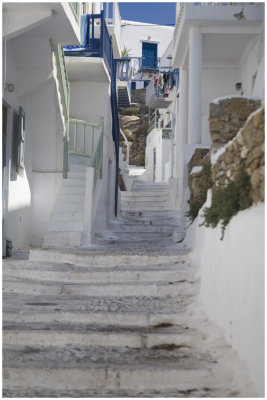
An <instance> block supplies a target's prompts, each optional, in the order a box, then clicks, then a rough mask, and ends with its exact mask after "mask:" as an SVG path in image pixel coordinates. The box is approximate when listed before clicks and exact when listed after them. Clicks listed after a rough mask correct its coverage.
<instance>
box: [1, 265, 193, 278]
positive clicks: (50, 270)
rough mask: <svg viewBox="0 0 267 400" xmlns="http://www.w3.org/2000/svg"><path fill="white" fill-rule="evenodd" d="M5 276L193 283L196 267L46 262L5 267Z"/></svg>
mask: <svg viewBox="0 0 267 400" xmlns="http://www.w3.org/2000/svg"><path fill="white" fill-rule="evenodd" d="M3 272H4V274H5V277H15V278H24V279H39V280H40V281H41V280H48V281H50V280H54V281H62V282H69V281H71V282H72V283H79V282H90V283H92V282H97V283H100V282H106V283H110V282H125V281H126V282H131V281H134V282H150V281H153V280H156V281H161V282H170V281H172V280H173V281H178V280H180V281H181V280H192V268H191V267H190V266H189V265H187V264H185V265H182V266H179V267H178V266H174V267H171V266H169V267H168V266H164V270H163V269H162V267H161V268H156V267H153V268H146V267H129V266H123V267H120V268H117V267H113V268H94V267H78V266H74V265H61V264H57V265H55V264H54V265H50V264H46V263H42V264H40V263H31V264H30V265H29V263H28V264H26V265H25V264H24V265H21V264H19V265H14V264H11V265H5V268H4V271H3Z"/></svg>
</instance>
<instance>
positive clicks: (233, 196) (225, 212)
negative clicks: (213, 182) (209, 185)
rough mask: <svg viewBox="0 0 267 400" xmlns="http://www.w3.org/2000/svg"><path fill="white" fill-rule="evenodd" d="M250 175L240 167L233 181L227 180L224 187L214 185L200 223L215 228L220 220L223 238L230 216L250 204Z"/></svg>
mask: <svg viewBox="0 0 267 400" xmlns="http://www.w3.org/2000/svg"><path fill="white" fill-rule="evenodd" d="M250 190H251V185H250V177H249V175H248V174H247V172H246V171H245V168H244V167H241V168H240V169H239V171H238V173H237V175H236V177H235V179H234V180H233V181H229V184H228V185H227V186H226V187H216V188H214V189H213V191H212V203H211V206H210V207H206V208H205V209H204V213H203V217H204V222H203V223H202V225H205V226H206V227H212V228H215V227H216V226H217V225H218V223H219V222H220V221H221V228H222V236H221V240H223V237H224V233H225V229H226V226H227V225H228V223H229V222H230V220H231V218H232V217H233V216H234V215H236V214H237V213H238V211H240V210H244V209H246V208H248V207H250V206H251V204H252V199H251V197H250Z"/></svg>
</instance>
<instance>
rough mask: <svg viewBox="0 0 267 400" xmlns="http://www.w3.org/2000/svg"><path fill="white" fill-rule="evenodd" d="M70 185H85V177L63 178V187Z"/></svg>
mask: <svg viewBox="0 0 267 400" xmlns="http://www.w3.org/2000/svg"><path fill="white" fill-rule="evenodd" d="M68 186H71V187H72V186H73V187H74V186H75V187H79V186H82V187H84V179H72V178H67V179H63V181H62V186H61V187H68Z"/></svg>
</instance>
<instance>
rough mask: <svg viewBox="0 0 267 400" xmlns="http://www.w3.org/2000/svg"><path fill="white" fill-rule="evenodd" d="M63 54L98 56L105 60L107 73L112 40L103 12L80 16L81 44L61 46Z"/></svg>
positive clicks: (110, 60)
mask: <svg viewBox="0 0 267 400" xmlns="http://www.w3.org/2000/svg"><path fill="white" fill-rule="evenodd" d="M63 49H64V54H65V56H74V57H100V58H103V59H104V60H105V63H106V65H107V68H108V70H109V73H110V74H111V69H112V57H113V56H112V41H111V37H110V36H109V33H108V29H107V25H106V21H105V18H104V12H103V10H102V11H101V13H100V14H86V15H82V16H81V45H78V46H76V45H68V46H63Z"/></svg>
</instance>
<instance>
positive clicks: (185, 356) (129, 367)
mask: <svg viewBox="0 0 267 400" xmlns="http://www.w3.org/2000/svg"><path fill="white" fill-rule="evenodd" d="M3 362H4V365H5V367H4V368H3V376H4V378H3V387H4V388H6V389H7V388H9V387H12V385H13V382H15V383H16V385H17V386H20V387H21V388H24V389H27V388H28V387H32V385H33V382H34V386H35V387H37V388H39V390H42V389H44V388H45V389H50V390H53V389H54V390H65V391H66V392H68V390H71V391H73V390H76V389H78V390H86V389H88V388H90V389H92V388H94V389H98V388H109V389H118V388H120V389H136V388H138V389H139V390H140V389H153V390H155V389H158V390H164V389H167V390H170V389H176V390H179V389H182V390H184V389H193V388H203V387H209V388H213V387H215V388H218V387H220V385H222V382H224V383H225V382H228V383H229V385H230V383H231V381H232V377H233V370H232V369H231V368H230V367H228V368H223V367H222V366H221V365H220V364H217V363H216V360H215V359H214V358H213V357H211V356H210V355H208V354H207V353H202V352H201V351H195V350H194V351H193V350H192V349H190V348H188V347H183V348H179V347H178V348H175V347H174V348H173V349H172V350H171V351H170V350H169V349H165V348H160V347H155V348H152V349H132V348H127V347H121V348H119V349H118V348H117V347H93V346H90V347H86V346H72V345H67V346H58V347H56V346H12V347H10V346H5V348H4V349H3Z"/></svg>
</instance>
